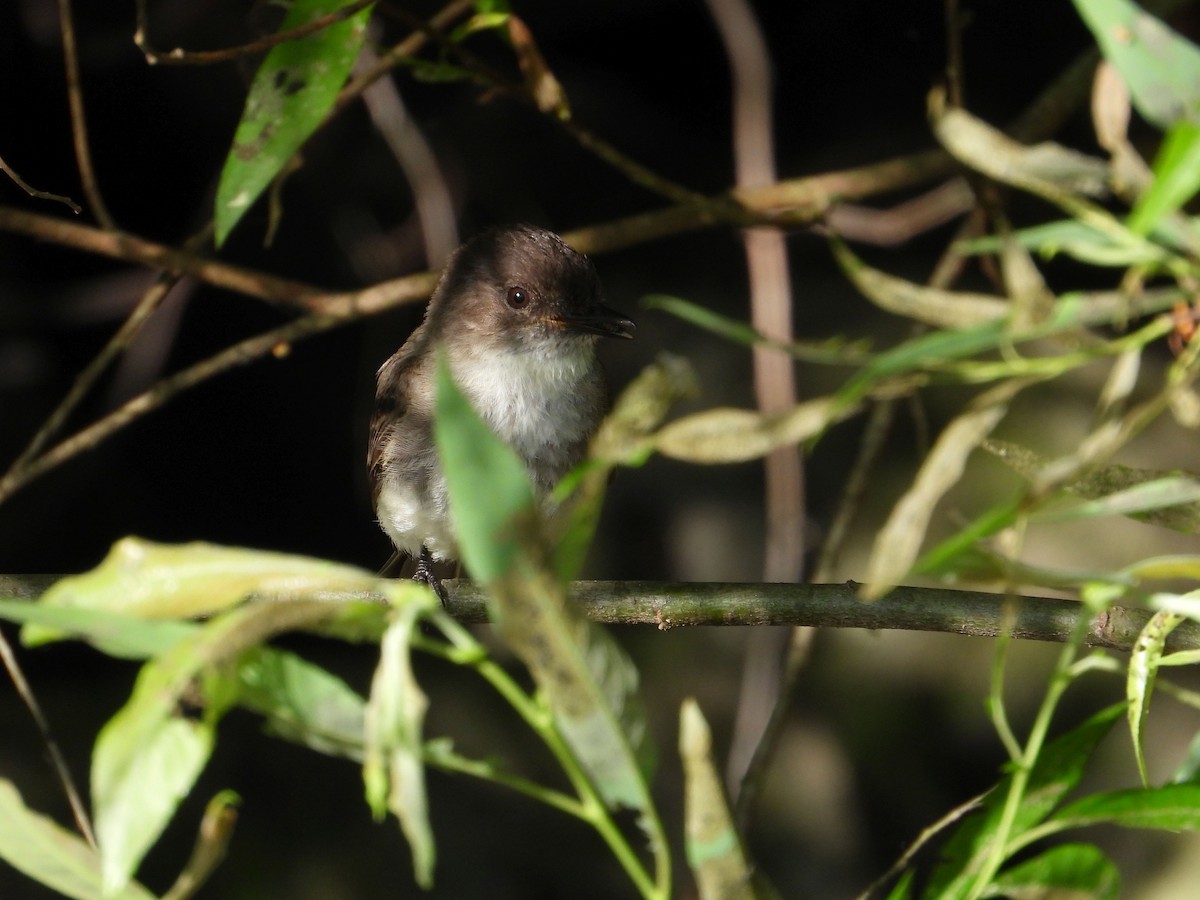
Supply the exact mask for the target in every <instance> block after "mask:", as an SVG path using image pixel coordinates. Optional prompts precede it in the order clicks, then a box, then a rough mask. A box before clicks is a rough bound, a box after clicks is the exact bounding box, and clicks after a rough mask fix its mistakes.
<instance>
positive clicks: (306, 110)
mask: <svg viewBox="0 0 1200 900" xmlns="http://www.w3.org/2000/svg"><path fill="white" fill-rule="evenodd" d="M348 3H349V0H293V2H292V3H291V4H290V7H289V9H288V14H287V16H286V17H285V18H284V20H283V24H282V25H280V30H282V31H287V30H290V29H294V28H297V27H300V26H302V25H306V24H308V23H309V22H311V21H313V20H314V19H317V18H320V17H321V16H324V15H327V14H329V13H331V12H335V11H337V10H338V9H341V8H342V7H344V6H346V5H348ZM370 16H371V7H369V6H368V7H367V8H366V9H363V10H361V11H360V12H357V13H355V14H354V15H353V16H351V17H350V18H348V19H344V20H343V21H341V22H336V23H334V24H333V25H330V26H329V27H327V28H322V29H321V30H319V31H317V32H314V33H313V34H310V35H308V36H306V37H302V38H297V39H296V40H291V41H286V42H284V43H282V44H278V45H277V46H275V47H273V48H272V49H271V51H270V52H269V53H268V54H267V56H266V58H265V59H264V60H263V62H262V65H261V66H259V69H258V72H257V74H256V75H255V76H254V82H253V83H252V84H251V86H250V93H249V96H248V97H247V98H246V108H245V110H244V111H243V112H242V119H241V122H240V123H239V124H238V128H237V133H236V134H235V135H234V138H233V146H232V147H231V148H230V150H229V156H228V157H227V158H226V160H225V167H224V168H223V169H222V171H221V180H220V182H219V183H218V185H217V202H216V220H215V221H216V243H217V246H218V247H219V246H220V245H221V244H222V243H223V242H224V241H225V238H226V236H227V235H228V234H229V232H230V231H232V230H233V227H234V226H235V225H236V224H237V223H238V222H239V221H240V220H241V218H242V216H243V215H244V214H245V213H246V210H248V209H249V208H250V206H251V205H252V204H253V203H254V201H255V200H257V199H258V197H259V195H260V194H262V192H263V191H264V190H265V189H266V187H267V185H269V184H270V183H271V181H272V180H273V179H274V178H275V177H276V176H278V175H279V174H280V172H282V171H283V168H284V166H285V165H286V164H287V162H288V160H290V159H291V158H292V156H293V155H294V154H295V153H296V151H297V150H299V149H300V147H301V146H302V145H303V144H304V142H305V141H307V140H308V138H309V137H310V136H311V135H312V133H313V132H314V131H315V130H316V129H317V127H318V126H319V125H320V124H321V123H322V122H323V121H324V120H325V117H326V115H328V113H329V110H330V109H331V108H332V107H333V103H334V101H335V100H336V99H337V95H338V91H339V90H341V87H342V85H343V84H345V82H346V78H347V77H348V76H349V74H350V70H351V68H352V67H353V65H354V60H355V59H356V58H357V57H358V52H359V50H360V49H361V48H362V42H363V37H364V36H365V35H366V28H367V20H368V19H369V18H370Z"/></svg>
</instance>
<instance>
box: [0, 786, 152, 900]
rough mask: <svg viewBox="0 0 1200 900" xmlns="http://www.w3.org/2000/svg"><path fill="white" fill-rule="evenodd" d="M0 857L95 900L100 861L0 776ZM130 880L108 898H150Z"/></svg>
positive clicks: (61, 889)
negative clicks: (32, 808) (37, 810)
mask: <svg viewBox="0 0 1200 900" xmlns="http://www.w3.org/2000/svg"><path fill="white" fill-rule="evenodd" d="M0 859H2V860H4V862H6V863H8V865H10V866H12V867H13V868H14V869H16V870H17V871H18V872H22V873H23V874H25V875H28V876H29V877H30V878H32V879H33V880H34V881H36V882H38V883H39V884H42V885H44V886H45V887H47V888H50V889H51V890H54V891H57V892H58V893H60V894H62V895H63V896H66V897H72V898H75V900H99V898H100V897H101V883H100V858H99V856H98V855H97V854H96V851H95V850H93V849H92V848H91V847H89V846H88V845H87V844H86V843H85V842H84V840H83V839H82V838H81V837H79V835H77V834H75V833H74V832H71V831H68V830H67V829H65V828H63V827H62V826H61V825H59V824H58V823H57V822H55V821H54V820H53V819H50V818H48V817H46V816H44V815H42V814H41V813H37V812H34V811H33V810H31V809H30V808H29V807H28V806H26V805H25V802H24V801H23V800H22V799H21V795H20V793H19V792H18V791H17V789H16V787H14V786H13V784H12V782H10V781H9V780H8V779H5V778H0ZM153 896H154V895H153V894H151V893H150V892H149V891H147V890H146V889H145V888H144V887H142V886H141V885H140V884H138V883H137V882H129V883H127V884H126V885H125V886H124V888H122V889H121V890H120V891H117V892H115V893H112V894H110V895H109V900H152V898H153Z"/></svg>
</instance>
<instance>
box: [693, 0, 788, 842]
mask: <svg viewBox="0 0 1200 900" xmlns="http://www.w3.org/2000/svg"><path fill="white" fill-rule="evenodd" d="M708 7H709V12H710V13H711V14H712V17H713V20H714V21H715V22H716V25H717V29H718V31H719V32H720V35H721V39H722V41H723V42H724V44H725V52H726V54H727V55H728V57H729V63H730V67H731V69H732V72H733V95H734V96H733V139H734V163H735V168H736V180H737V186H738V187H739V188H752V187H759V186H762V185H765V184H771V183H774V181H775V179H776V172H775V153H774V139H773V134H772V131H773V129H772V115H771V103H772V93H771V71H770V57H769V54H768V50H767V45H766V40H765V39H764V38H763V34H762V30H761V29H760V28H759V26H758V22H757V21H756V20H755V18H754V13H753V11H752V10H751V9H750V6H749V4H748V3H746V2H745V0H708ZM742 239H743V241H744V243H745V248H746V265H747V269H748V273H749V281H750V318H751V321H752V322H753V324H754V327H755V328H756V329H757V330H758V331H759V333H760V334H763V335H765V336H766V337H767V338H769V339H771V340H773V341H777V342H780V343H788V342H790V341H791V339H792V309H791V306H792V294H791V279H790V277H789V273H788V265H787V248H786V245H785V243H784V238H783V235H782V234H781V233H780V232H779V231H778V230H776V229H771V228H751V229H747V230H746V231H744V232H743V233H742ZM793 365H794V364H793V362H792V360H791V358H790V357H789V356H787V355H785V354H783V353H781V352H779V351H778V350H771V349H765V348H759V347H756V348H755V350H754V391H755V396H756V399H757V401H758V407H759V409H760V410H762V411H763V412H765V413H774V412H780V411H782V410H785V409H790V408H791V407H793V406H795V404H796V383H795V375H794V369H793ZM765 462H766V498H765V502H766V515H767V523H766V524H767V548H766V560H765V564H764V580H766V581H769V582H787V581H796V580H797V579H798V578H799V577H800V574H801V566H802V564H803V557H804V480H803V468H802V463H801V456H800V450H799V448H796V447H788V448H784V449H781V450H777V451H775V452H774V453H772V454H771V455H769V456H768V457H767V458H766V461H765ZM788 635H789V632H788V630H786V629H770V630H765V629H764V630H761V631H756V632H755V633H754V634H753V635H752V637H751V639H750V644H749V647H748V653H747V658H746V667H745V669H744V671H743V674H742V687H741V695H740V697H739V702H738V713H737V722H736V724H735V727H734V736H733V746H732V748H731V749H730V754H729V762H728V766H727V769H726V778H727V780H728V782H729V786H730V793H731V794H732V795H733V796H734V797H735V799H736V802H737V807H738V814H739V819H741V821H742V824H743V825H744V823H745V819H746V811H747V810H748V808H749V805H750V800H751V798H752V795H753V793H754V786H755V783H756V782H757V781H758V778H757V776H756V774H755V773H758V772H760V771H761V769H762V766H763V764H764V763H765V760H766V759H767V757H768V756H769V753H770V749H771V746H772V745H773V743H774V741H773V734H774V731H775V729H772V728H771V727H770V725H771V722H772V720H773V715H772V710H773V709H774V708H775V706H776V704H777V702H778V700H779V695H780V687H781V683H782V671H783V670H782V656H783V651H784V649H785V647H786V646H787V641H788Z"/></svg>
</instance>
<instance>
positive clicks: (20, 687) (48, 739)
mask: <svg viewBox="0 0 1200 900" xmlns="http://www.w3.org/2000/svg"><path fill="white" fill-rule="evenodd" d="M0 660H3V661H4V668H5V669H6V670H7V671H8V677H9V678H10V679H12V683H13V687H15V688H16V689H17V694H18V695H20V697H21V699H22V700H23V701H25V708H26V709H28V710H29V715H30V716H31V717H32V718H33V721H34V724H35V725H36V726H37V730H38V732H39V733H40V735H41V738H42V744H43V745H44V746H45V748H46V752H47V753H48V754H49V756H50V764H51V765H52V766H53V767H54V773H55V774H56V775H57V776H58V780H59V782H60V783H61V784H62V789H63V793H64V794H66V796H67V803H68V804H70V806H71V815H72V816H73V817H74V819H75V827H76V828H78V829H79V833H80V834H81V835H83V839H84V840H85V841H87V842H88V845H89V846H90V847H92V848H93V849H95V847H96V836H95V833H94V832H93V831H92V823H91V820H90V819H89V818H88V814H87V807H85V806H84V805H83V800H82V798H81V797H80V794H79V789H78V788H77V787H76V786H75V779H74V778H72V777H71V770H70V768H69V767H68V766H67V761H66V759H64V758H63V755H62V751H61V750H59V748H58V742H57V741H56V740H54V737H53V736H52V735H51V734H50V723H49V722H48V721H46V716H45V715H44V714H43V713H42V708H41V706H40V705H38V702H37V698H36V697H35V696H34V695H33V691H32V690H31V689H30V687H29V682H28V681H26V680H25V673H24V672H23V671H22V670H21V665H20V663H18V662H17V656H16V654H15V653H13V650H12V645H10V644H9V643H8V638H6V637H5V636H4V634H3V632H0Z"/></svg>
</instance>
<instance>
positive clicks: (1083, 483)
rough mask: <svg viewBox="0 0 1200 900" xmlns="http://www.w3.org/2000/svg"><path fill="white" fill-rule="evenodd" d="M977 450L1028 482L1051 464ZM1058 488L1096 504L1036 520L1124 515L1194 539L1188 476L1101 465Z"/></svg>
mask: <svg viewBox="0 0 1200 900" xmlns="http://www.w3.org/2000/svg"><path fill="white" fill-rule="evenodd" d="M983 448H984V449H985V450H986V451H987V452H989V453H991V454H992V455H994V456H996V457H998V458H999V459H1001V460H1003V461H1004V462H1005V463H1006V464H1007V465H1009V466H1011V467H1012V468H1013V469H1014V470H1015V471H1017V472H1018V473H1019V474H1020V475H1021V476H1022V477H1023V478H1025V479H1027V480H1029V481H1036V480H1038V479H1039V478H1042V477H1043V475H1044V473H1045V472H1046V470H1047V467H1048V466H1049V465H1050V464H1051V463H1052V462H1053V460H1051V459H1049V458H1048V457H1044V456H1041V455H1040V454H1038V453H1035V452H1034V451H1032V450H1030V449H1028V448H1026V447H1022V446H1021V445H1019V444H1014V443H1012V442H1010V441H1000V440H995V439H991V440H988V441H986V442H984V444H983ZM1062 488H1063V490H1065V491H1066V492H1067V493H1069V494H1074V495H1075V496H1077V497H1083V498H1085V499H1087V500H1095V501H1097V503H1095V504H1079V505H1076V506H1074V507H1070V508H1068V509H1067V510H1061V511H1054V510H1048V511H1045V512H1044V513H1040V514H1039V515H1041V516H1043V517H1044V518H1046V519H1053V518H1055V517H1056V516H1058V517H1061V518H1079V517H1084V516H1097V515H1128V516H1130V517H1131V518H1134V519H1137V520H1138V521H1141V522H1148V523H1150V524H1153V525H1161V526H1162V527H1164V528H1170V529H1172V530H1174V531H1182V532H1186V533H1189V534H1200V495H1198V493H1197V492H1200V478H1198V477H1197V476H1194V475H1192V474H1190V473H1187V472H1180V471H1165V470H1162V469H1138V468H1133V467H1131V466H1123V465H1104V466H1100V467H1099V468H1095V469H1091V470H1089V471H1088V472H1087V473H1086V474H1085V475H1083V476H1082V477H1080V478H1076V479H1073V480H1070V481H1068V482H1066V483H1065V484H1063V485H1062Z"/></svg>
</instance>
